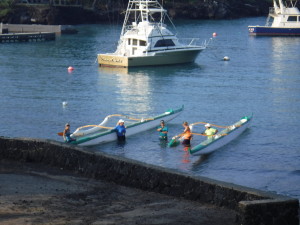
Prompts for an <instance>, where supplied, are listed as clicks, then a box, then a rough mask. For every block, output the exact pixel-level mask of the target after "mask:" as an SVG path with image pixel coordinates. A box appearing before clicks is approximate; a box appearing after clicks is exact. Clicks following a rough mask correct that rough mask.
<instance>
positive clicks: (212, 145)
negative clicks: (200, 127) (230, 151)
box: [189, 117, 251, 156]
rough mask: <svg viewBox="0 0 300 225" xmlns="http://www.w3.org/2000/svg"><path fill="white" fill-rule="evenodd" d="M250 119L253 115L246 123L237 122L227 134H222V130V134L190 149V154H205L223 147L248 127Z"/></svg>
mask: <svg viewBox="0 0 300 225" xmlns="http://www.w3.org/2000/svg"><path fill="white" fill-rule="evenodd" d="M250 120H251V117H249V118H248V119H247V120H246V121H245V122H244V123H242V122H241V121H242V120H241V121H239V122H237V123H236V124H234V125H233V126H230V127H229V128H228V129H230V131H229V132H228V133H227V132H225V133H223V134H225V135H222V134H221V133H222V132H220V134H218V135H216V136H215V137H214V139H212V140H211V141H209V140H206V141H204V142H202V143H201V144H199V145H197V146H195V147H193V148H192V149H190V150H189V151H190V154H191V155H193V156H197V155H205V154H209V153H211V152H213V151H215V150H217V149H219V148H221V147H223V146H224V145H226V144H228V143H229V142H231V141H232V140H234V139H235V138H237V137H238V136H239V135H240V134H241V133H243V132H244V131H245V130H246V129H247V128H248V126H249V122H250ZM237 124H238V125H237ZM239 124H240V125H239ZM205 142H206V143H205Z"/></svg>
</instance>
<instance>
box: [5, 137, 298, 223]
mask: <svg viewBox="0 0 300 225" xmlns="http://www.w3.org/2000/svg"><path fill="white" fill-rule="evenodd" d="M0 158H1V159H10V160H16V161H21V162H22V161H23V162H38V163H44V164H47V165H51V166H53V167H58V168H62V169H64V170H70V171H73V172H77V173H78V174H80V175H82V176H85V177H90V178H95V179H102V180H106V181H113V182H114V183H117V184H121V185H124V186H129V187H134V188H139V189H142V190H147V191H151V192H157V193H161V194H166V195H170V196H175V197H182V198H186V199H189V200H193V201H198V202H202V203H210V204H214V205H217V206H222V207H226V208H230V209H234V210H235V211H236V212H237V215H238V218H237V224H243V225H257V224H270V225H271V224H274V225H275V224H280V225H285V224H286V225H299V215H298V210H299V201H298V199H293V198H289V197H285V196H282V195H277V194H273V193H269V192H263V191H259V190H256V189H251V188H247V187H242V186H238V185H234V184H230V183H226V182H220V181H216V180H212V179H209V178H205V177H196V176H191V175H187V174H184V173H181V172H177V171H173V170H170V169H165V168H161V167H158V166H153V165H147V164H145V163H141V162H138V161H135V160H130V159H124V158H121V157H117V156H111V155H108V154H105V153H97V154H95V153H91V152H89V149H87V148H83V147H78V146H72V145H67V144H64V143H59V142H56V141H51V140H41V139H27V138H18V139H13V138H5V137H0Z"/></svg>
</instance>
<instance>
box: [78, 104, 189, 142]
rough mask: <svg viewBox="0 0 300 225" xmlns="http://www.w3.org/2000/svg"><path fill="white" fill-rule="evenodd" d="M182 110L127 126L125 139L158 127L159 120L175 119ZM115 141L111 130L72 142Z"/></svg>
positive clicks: (114, 135) (115, 137)
mask: <svg viewBox="0 0 300 225" xmlns="http://www.w3.org/2000/svg"><path fill="white" fill-rule="evenodd" d="M182 110H183V107H182V108H180V109H178V110H175V111H171V112H165V113H164V114H162V115H160V116H158V117H155V118H154V119H153V120H146V121H139V122H137V123H134V124H130V125H128V127H126V137H128V136H131V135H134V134H138V133H140V132H143V131H146V130H149V129H153V128H155V127H158V126H159V125H160V121H161V120H164V121H166V122H167V121H170V120H172V119H174V118H175V117H177V116H178V115H179V114H180V113H181V112H182ZM125 126H126V121H125ZM116 140H117V134H116V132H115V131H114V130H113V129H111V130H106V131H101V132H96V133H94V134H89V135H87V136H84V137H78V138H77V140H76V142H74V144H78V145H81V146H91V145H98V144H102V143H106V142H111V141H116Z"/></svg>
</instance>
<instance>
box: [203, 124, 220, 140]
mask: <svg viewBox="0 0 300 225" xmlns="http://www.w3.org/2000/svg"><path fill="white" fill-rule="evenodd" d="M205 128H206V130H205V131H204V132H203V134H205V135H206V136H207V139H212V138H213V135H215V134H216V133H218V130H217V129H215V128H212V127H211V125H210V124H209V123H207V124H205Z"/></svg>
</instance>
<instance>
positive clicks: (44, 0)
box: [17, 0, 83, 7]
mask: <svg viewBox="0 0 300 225" xmlns="http://www.w3.org/2000/svg"><path fill="white" fill-rule="evenodd" d="M17 4H26V5H51V6H62V7H63V6H67V7H82V6H83V1H82V0H18V1H17Z"/></svg>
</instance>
